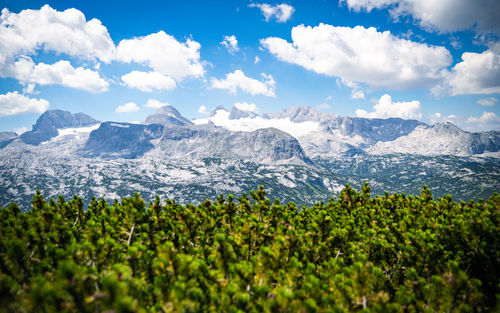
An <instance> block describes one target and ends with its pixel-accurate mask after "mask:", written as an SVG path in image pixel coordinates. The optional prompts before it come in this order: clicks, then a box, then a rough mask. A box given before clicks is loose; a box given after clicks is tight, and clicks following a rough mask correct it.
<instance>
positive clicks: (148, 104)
mask: <svg viewBox="0 0 500 313" xmlns="http://www.w3.org/2000/svg"><path fill="white" fill-rule="evenodd" d="M166 105H169V104H168V103H166V102H161V101H158V100H156V99H148V102H146V105H145V106H146V108H153V109H159V108H161V107H164V106H166Z"/></svg>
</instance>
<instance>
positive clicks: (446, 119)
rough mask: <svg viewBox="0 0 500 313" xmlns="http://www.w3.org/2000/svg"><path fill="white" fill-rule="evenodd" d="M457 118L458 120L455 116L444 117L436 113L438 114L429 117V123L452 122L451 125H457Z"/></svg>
mask: <svg viewBox="0 0 500 313" xmlns="http://www.w3.org/2000/svg"><path fill="white" fill-rule="evenodd" d="M456 118H457V116H456V115H454V114H450V115H443V114H441V113H439V112H436V113H433V114H431V116H430V117H429V122H430V123H431V124H436V123H443V122H451V123H454V124H456V123H457V121H456Z"/></svg>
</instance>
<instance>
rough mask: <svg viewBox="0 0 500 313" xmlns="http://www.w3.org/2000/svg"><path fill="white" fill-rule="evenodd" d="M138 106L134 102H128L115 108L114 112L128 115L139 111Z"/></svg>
mask: <svg viewBox="0 0 500 313" xmlns="http://www.w3.org/2000/svg"><path fill="white" fill-rule="evenodd" d="M139 110H140V109H139V106H138V105H137V104H135V103H134V102H128V103H125V104H124V105H120V106H118V107H117V108H116V110H115V112H117V113H129V112H137V111H139Z"/></svg>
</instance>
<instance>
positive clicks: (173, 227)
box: [0, 185, 500, 312]
mask: <svg viewBox="0 0 500 313" xmlns="http://www.w3.org/2000/svg"><path fill="white" fill-rule="evenodd" d="M499 210H500V196H499V195H497V194H495V195H493V196H492V197H490V199H489V200H488V201H486V202H484V201H482V200H479V201H478V202H474V201H470V202H469V203H467V204H466V203H464V202H462V203H455V202H453V201H452V199H451V197H450V196H447V197H443V198H441V199H439V200H438V201H434V200H433V198H432V196H431V193H430V191H429V190H428V189H427V188H425V187H424V189H423V190H422V192H421V196H406V195H404V194H395V195H391V196H389V195H388V194H385V195H384V196H382V197H380V196H376V197H374V198H371V197H370V195H369V187H368V186H366V185H365V186H364V187H363V188H362V191H361V193H358V192H356V191H355V190H353V189H352V188H351V187H349V186H347V187H346V188H345V189H344V190H343V191H342V192H341V193H340V195H339V197H338V199H337V200H334V199H333V198H332V199H331V200H330V201H329V202H328V203H326V204H324V203H318V204H316V205H315V206H314V207H310V208H303V209H301V210H298V209H297V207H296V206H295V205H294V204H293V203H291V202H290V203H288V204H281V203H280V202H279V201H278V200H275V201H270V200H269V199H267V198H266V193H265V191H264V189H263V188H262V187H261V188H259V189H258V190H257V191H255V192H253V191H252V192H250V199H249V198H247V196H246V195H243V196H241V197H240V198H239V199H237V200H234V199H233V196H231V195H229V196H227V198H224V197H223V196H220V197H219V198H217V199H216V200H215V201H213V202H212V201H209V200H207V201H205V202H203V203H201V204H200V205H198V206H195V205H192V204H186V205H179V204H177V203H175V202H174V201H172V200H167V201H166V203H164V204H162V203H160V201H159V198H158V197H157V198H156V200H155V201H154V202H153V203H150V204H149V205H146V203H145V202H144V200H142V199H141V198H140V197H139V195H137V194H136V195H135V196H134V197H130V198H124V199H123V200H122V201H121V202H117V201H115V202H114V203H113V204H112V205H109V204H108V203H107V202H106V201H104V200H101V201H95V200H93V201H91V202H90V203H89V205H88V209H87V210H84V204H83V202H82V200H81V199H79V198H77V197H74V198H73V199H72V200H71V201H69V202H65V200H64V199H63V198H62V197H60V198H59V199H58V200H57V201H54V200H50V201H48V203H47V202H46V201H45V200H44V198H43V197H42V196H41V195H40V193H37V195H36V196H35V197H34V198H33V208H32V209H31V210H29V211H28V212H26V213H22V212H21V210H20V208H19V207H18V206H17V205H15V204H11V205H10V206H9V207H7V208H3V209H1V210H0V310H4V311H7V312H31V311H36V312H106V311H108V310H114V311H115V312H206V311H216V312H351V311H363V312H473V311H495V310H496V309H497V308H496V307H495V306H496V301H497V299H500V295H499V279H498V277H499V271H500V247H499V238H500V232H499V223H500V214H499Z"/></svg>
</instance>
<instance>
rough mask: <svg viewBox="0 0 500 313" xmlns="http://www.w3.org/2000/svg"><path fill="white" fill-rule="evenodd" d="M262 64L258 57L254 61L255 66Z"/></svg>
mask: <svg viewBox="0 0 500 313" xmlns="http://www.w3.org/2000/svg"><path fill="white" fill-rule="evenodd" d="M259 62H260V58H259V57H258V56H257V55H256V56H255V60H254V61H253V64H257V63H259Z"/></svg>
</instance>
